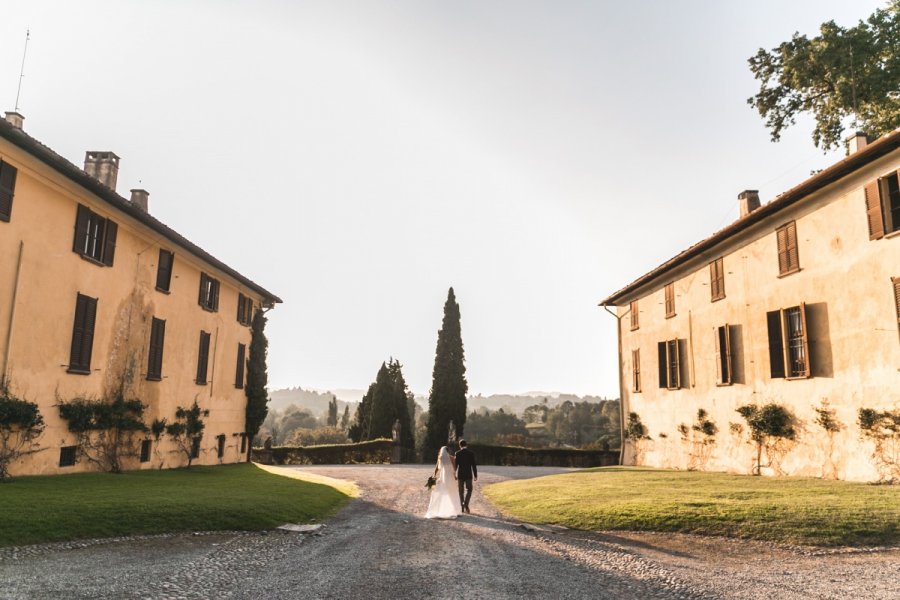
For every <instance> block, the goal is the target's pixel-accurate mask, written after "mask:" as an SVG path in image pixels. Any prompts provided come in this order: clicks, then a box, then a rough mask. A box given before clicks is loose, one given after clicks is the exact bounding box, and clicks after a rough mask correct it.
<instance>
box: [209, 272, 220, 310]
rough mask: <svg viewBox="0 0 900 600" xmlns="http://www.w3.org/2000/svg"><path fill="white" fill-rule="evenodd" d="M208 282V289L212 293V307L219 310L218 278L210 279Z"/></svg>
mask: <svg viewBox="0 0 900 600" xmlns="http://www.w3.org/2000/svg"><path fill="white" fill-rule="evenodd" d="M210 283H211V284H212V288H211V290H210V293H211V294H212V309H213V310H219V280H218V279H211V280H210Z"/></svg>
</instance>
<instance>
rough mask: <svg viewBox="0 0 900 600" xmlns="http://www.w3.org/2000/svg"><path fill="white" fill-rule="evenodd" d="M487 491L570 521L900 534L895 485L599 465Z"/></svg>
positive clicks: (528, 513)
mask: <svg viewBox="0 0 900 600" xmlns="http://www.w3.org/2000/svg"><path fill="white" fill-rule="evenodd" d="M484 493H485V494H486V495H487V497H488V498H489V499H490V500H491V501H492V502H493V503H494V504H496V505H497V506H498V507H499V508H500V509H501V510H502V511H503V512H505V513H506V514H509V515H512V516H514V517H516V518H519V519H522V520H524V521H529V522H533V523H555V524H559V525H565V526H567V527H572V528H575V529H585V530H629V531H680V532H685V533H699V534H706V535H721V536H729V537H737V538H750V539H757V540H772V541H779V542H788V543H799V544H813V545H839V544H849V545H871V544H885V543H896V542H898V541H900V486H887V485H867V484H862V483H848V482H845V481H825V480H821V479H805V478H787V477H784V478H770V477H750V476H746V475H727V474H724V473H697V472H685V471H663V470H656V469H644V468H629V467H605V468H600V469H586V470H584V471H579V472H576V473H567V474H564V475H552V476H550V477H541V478H538V479H527V480H518V481H506V482H503V483H498V484H495V485H491V486H488V487H487V488H485V490H484Z"/></svg>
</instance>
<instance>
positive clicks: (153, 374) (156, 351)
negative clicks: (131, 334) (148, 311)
mask: <svg viewBox="0 0 900 600" xmlns="http://www.w3.org/2000/svg"><path fill="white" fill-rule="evenodd" d="M165 339H166V322H165V321H163V320H162V319H157V318H156V317H153V322H152V323H151V325H150V351H149V352H148V353H147V379H149V380H150V381H160V380H161V379H162V362H163V344H164V342H165Z"/></svg>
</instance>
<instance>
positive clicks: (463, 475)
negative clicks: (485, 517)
mask: <svg viewBox="0 0 900 600" xmlns="http://www.w3.org/2000/svg"><path fill="white" fill-rule="evenodd" d="M456 480H457V482H458V483H459V503H460V504H461V505H462V509H463V511H464V512H467V513H471V512H472V511H471V510H469V499H470V498H471V497H472V481H478V467H477V466H476V465H475V453H474V452H472V451H471V450H469V448H468V444H467V443H466V440H459V452H457V453H456Z"/></svg>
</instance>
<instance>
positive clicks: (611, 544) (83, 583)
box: [0, 465, 900, 600]
mask: <svg viewBox="0 0 900 600" xmlns="http://www.w3.org/2000/svg"><path fill="white" fill-rule="evenodd" d="M289 468H296V469H300V470H303V471H307V472H311V473H316V474H321V475H326V476H330V477H337V478H340V479H349V480H353V481H356V482H357V483H358V484H359V486H360V488H361V492H362V495H361V497H360V498H359V499H358V500H356V501H354V502H351V503H350V505H348V506H347V507H346V508H345V509H344V510H343V511H341V512H340V513H339V514H338V515H337V516H336V517H335V518H333V519H331V520H330V521H329V522H328V523H327V526H326V527H325V528H324V529H323V530H322V533H321V534H320V535H312V536H310V535H302V534H293V533H282V532H266V533H227V534H204V535H196V534H195V535H190V534H186V535H175V536H157V537H142V538H136V539H123V540H102V541H90V542H83V543H76V544H72V543H67V544H50V545H45V546H30V547H25V548H12V549H9V548H7V549H0V598H242V599H243V598H273V599H276V598H277V599H280V598H333V599H356V598H360V599H365V600H376V599H380V598H385V599H387V598H416V599H418V598H442V599H443V598H447V599H449V598H453V599H459V598H466V599H469V598H472V599H478V598H491V599H493V598H516V599H522V598H593V599H596V598H610V599H629V598H635V599H638V598H748V599H750V598H778V599H792V598H872V599H881V598H883V599H888V598H892V599H895V598H898V597H900V549H898V548H892V549H878V550H856V549H849V548H845V549H832V550H825V551H821V550H813V549H809V548H790V547H784V546H774V545H771V544H763V543H757V542H742V541H734V540H723V539H715V538H703V537H698V536H688V535H671V534H666V535H661V534H621V533H615V534H602V533H587V532H576V531H570V530H554V529H548V528H545V529H544V530H543V531H528V530H526V529H524V528H522V527H521V526H520V525H519V524H518V523H516V522H514V521H511V520H507V519H504V518H502V517H501V515H500V514H499V513H498V512H497V511H496V510H495V509H494V508H493V507H491V506H490V505H488V504H487V502H486V501H485V499H484V497H483V496H482V495H481V493H480V490H479V487H480V485H481V484H486V483H493V482H497V481H502V480H505V479H510V478H514V479H520V478H529V477H536V476H541V475H549V474H553V473H559V472H563V471H565V470H564V469H549V468H538V467H483V468H482V469H481V471H482V477H481V479H480V480H479V482H478V484H477V485H476V491H475V496H474V497H473V499H472V515H466V516H464V517H461V518H459V519H458V520H455V521H427V520H425V519H423V518H422V514H423V513H424V511H425V508H426V505H427V492H426V490H425V488H424V487H423V485H424V482H425V479H426V478H427V476H428V475H429V473H430V470H431V468H430V467H428V466H407V465H404V466H358V467H357V466H333V467H289Z"/></svg>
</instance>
